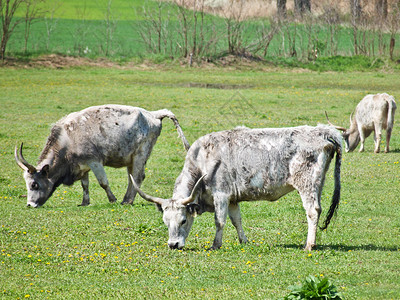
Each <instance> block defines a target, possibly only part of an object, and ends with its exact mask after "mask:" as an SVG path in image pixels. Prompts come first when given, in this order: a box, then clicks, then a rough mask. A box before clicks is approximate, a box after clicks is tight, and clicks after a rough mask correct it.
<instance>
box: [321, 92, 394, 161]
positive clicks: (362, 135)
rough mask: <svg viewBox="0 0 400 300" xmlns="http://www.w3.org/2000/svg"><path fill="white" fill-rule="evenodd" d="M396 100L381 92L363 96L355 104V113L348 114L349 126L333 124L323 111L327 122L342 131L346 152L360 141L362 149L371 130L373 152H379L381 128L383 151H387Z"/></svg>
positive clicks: (361, 150)
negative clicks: (384, 143) (383, 142)
mask: <svg viewBox="0 0 400 300" xmlns="http://www.w3.org/2000/svg"><path fill="white" fill-rule="evenodd" d="M396 108H397V107H396V101H395V100H394V97H393V96H391V95H389V94H386V93H382V94H375V95H367V96H365V97H364V98H363V99H362V100H361V101H360V103H358V104H357V106H356V110H355V114H354V117H353V114H351V115H350V128H348V129H346V128H344V127H341V126H335V125H333V124H332V123H331V122H330V121H329V118H328V114H327V113H326V112H325V115H326V119H327V120H328V122H329V124H331V125H332V126H334V127H336V129H338V130H341V131H343V133H342V135H343V139H344V143H345V150H346V152H352V151H354V149H356V147H357V145H358V144H359V143H360V142H361V146H360V150H359V152H363V151H364V143H365V139H366V138H367V137H368V136H369V135H370V134H371V133H372V132H373V133H374V142H375V149H374V152H375V153H379V152H380V144H381V139H382V130H386V146H385V152H386V153H387V152H389V150H390V149H389V143H390V137H391V136H392V130H393V125H394V114H395V112H396Z"/></svg>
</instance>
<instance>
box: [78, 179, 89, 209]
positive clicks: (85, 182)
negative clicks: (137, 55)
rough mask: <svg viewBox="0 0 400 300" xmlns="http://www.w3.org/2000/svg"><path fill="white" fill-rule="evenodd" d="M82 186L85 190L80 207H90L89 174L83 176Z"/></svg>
mask: <svg viewBox="0 0 400 300" xmlns="http://www.w3.org/2000/svg"><path fill="white" fill-rule="evenodd" d="M81 185H82V189H83V199H82V204H80V205H79V206H88V205H89V204H90V197H89V172H87V173H86V174H85V175H83V177H82V179H81Z"/></svg>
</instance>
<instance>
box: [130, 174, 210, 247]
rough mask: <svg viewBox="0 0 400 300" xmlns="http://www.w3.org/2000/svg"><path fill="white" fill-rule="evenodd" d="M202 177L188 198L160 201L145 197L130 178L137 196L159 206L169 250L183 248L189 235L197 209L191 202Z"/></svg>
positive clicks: (152, 197)
mask: <svg viewBox="0 0 400 300" xmlns="http://www.w3.org/2000/svg"><path fill="white" fill-rule="evenodd" d="M204 176H205V175H204ZM204 176H202V177H201V178H200V179H199V180H198V181H197V183H196V184H195V186H194V188H193V190H192V193H191V194H190V196H189V197H187V198H182V199H162V198H158V197H154V196H150V195H147V194H146V193H144V192H143V191H142V190H141V189H140V188H139V187H138V186H137V184H136V183H135V180H134V179H133V177H132V176H131V180H132V183H133V187H134V189H135V190H136V191H137V192H138V193H139V195H140V196H141V197H142V198H143V199H145V200H147V201H150V202H153V203H156V204H158V205H160V206H161V209H162V211H163V221H164V223H165V225H167V227H168V234H169V239H168V246H169V247H170V248H171V249H182V248H183V247H184V246H185V240H186V238H187V236H188V235H189V232H190V229H191V228H192V224H193V220H194V217H195V215H196V214H197V211H198V208H199V206H198V204H195V203H193V201H194V200H195V199H196V194H197V192H198V191H199V188H200V186H201V181H202V180H203V177H204Z"/></svg>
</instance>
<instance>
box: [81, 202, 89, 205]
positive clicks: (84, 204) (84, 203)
mask: <svg viewBox="0 0 400 300" xmlns="http://www.w3.org/2000/svg"><path fill="white" fill-rule="evenodd" d="M89 204H90V202H87V203H84V202H82V203H81V204H78V206H89Z"/></svg>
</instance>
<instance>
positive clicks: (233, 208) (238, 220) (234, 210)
mask: <svg viewBox="0 0 400 300" xmlns="http://www.w3.org/2000/svg"><path fill="white" fill-rule="evenodd" d="M228 213H229V218H230V219H231V222H232V224H233V226H235V228H236V231H237V233H238V236H239V242H240V243H247V237H246V235H245V234H244V231H243V227H242V217H241V215H240V207H239V205H238V204H232V203H231V204H229V206H228Z"/></svg>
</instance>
